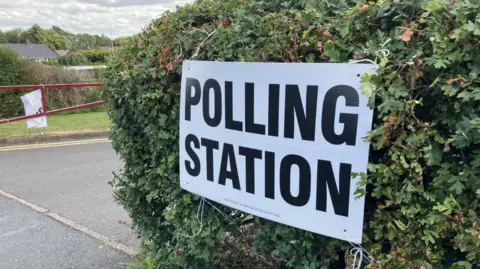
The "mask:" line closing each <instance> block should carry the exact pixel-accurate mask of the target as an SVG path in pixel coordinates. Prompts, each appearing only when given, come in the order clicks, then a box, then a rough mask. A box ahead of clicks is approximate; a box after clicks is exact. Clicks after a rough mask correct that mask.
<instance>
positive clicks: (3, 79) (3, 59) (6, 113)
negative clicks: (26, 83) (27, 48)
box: [0, 47, 25, 119]
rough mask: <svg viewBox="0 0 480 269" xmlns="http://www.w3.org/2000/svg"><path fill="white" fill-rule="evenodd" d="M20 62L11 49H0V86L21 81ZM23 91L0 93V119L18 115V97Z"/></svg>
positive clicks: (20, 108) (20, 104) (19, 107)
mask: <svg viewBox="0 0 480 269" xmlns="http://www.w3.org/2000/svg"><path fill="white" fill-rule="evenodd" d="M21 70H22V68H21V60H20V58H19V57H18V55H17V53H16V52H14V51H13V50H11V49H7V48H3V47H0V86H7V85H18V84H19V83H21V81H22V72H21ZM23 94H25V91H19V90H8V91H0V119H4V118H8V117H10V116H13V115H14V116H17V115H20V114H21V113H22V111H23V105H22V102H21V100H20V96H22V95H23Z"/></svg>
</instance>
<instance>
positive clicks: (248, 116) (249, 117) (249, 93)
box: [245, 82, 265, 135]
mask: <svg viewBox="0 0 480 269" xmlns="http://www.w3.org/2000/svg"><path fill="white" fill-rule="evenodd" d="M254 90H255V85H254V84H253V83H250V82H247V83H245V131H246V132H248V133H252V134H260V135H265V125H262V124H258V123H255V96H254Z"/></svg>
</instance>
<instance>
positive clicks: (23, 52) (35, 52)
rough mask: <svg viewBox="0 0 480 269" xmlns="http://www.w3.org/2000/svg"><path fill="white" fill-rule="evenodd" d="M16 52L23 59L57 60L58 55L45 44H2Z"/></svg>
mask: <svg viewBox="0 0 480 269" xmlns="http://www.w3.org/2000/svg"><path fill="white" fill-rule="evenodd" d="M0 46H2V47H7V48H10V49H12V50H13V51H15V52H16V53H17V54H18V56H20V57H22V58H40V59H46V58H57V54H56V53H55V52H53V50H51V49H50V48H49V47H48V46H47V45H44V44H29V45H27V44H0Z"/></svg>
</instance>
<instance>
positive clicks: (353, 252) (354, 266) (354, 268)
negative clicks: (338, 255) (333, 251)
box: [350, 247, 363, 269]
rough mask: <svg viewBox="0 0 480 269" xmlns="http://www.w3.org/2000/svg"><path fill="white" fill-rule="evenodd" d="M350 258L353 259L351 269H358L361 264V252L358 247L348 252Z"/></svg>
mask: <svg viewBox="0 0 480 269" xmlns="http://www.w3.org/2000/svg"><path fill="white" fill-rule="evenodd" d="M350 256H352V257H353V264H352V269H360V267H361V266H362V263H363V250H362V249H361V248H359V247H354V248H352V249H351V250H350ZM357 258H358V263H357Z"/></svg>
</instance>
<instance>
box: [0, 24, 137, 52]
mask: <svg viewBox="0 0 480 269" xmlns="http://www.w3.org/2000/svg"><path fill="white" fill-rule="evenodd" d="M132 38H133V37H120V38H117V39H114V40H113V43H114V45H115V46H120V45H123V44H125V42H127V41H128V40H130V39H132ZM27 40H29V41H30V42H31V43H34V44H46V45H48V46H49V47H50V48H51V49H54V50H60V49H72V48H95V47H106V46H111V45H112V40H111V39H110V38H109V37H108V36H106V35H103V34H102V35H92V34H86V33H82V34H74V33H70V32H67V31H65V30H63V29H62V28H60V27H58V26H52V27H51V28H49V29H44V28H42V27H41V26H40V25H38V24H34V25H33V26H32V27H30V28H29V29H22V28H14V29H11V30H7V31H2V30H0V43H25V42H26V41H27Z"/></svg>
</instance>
